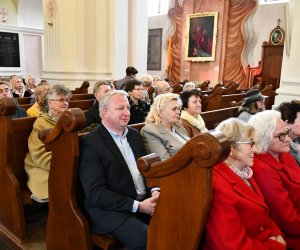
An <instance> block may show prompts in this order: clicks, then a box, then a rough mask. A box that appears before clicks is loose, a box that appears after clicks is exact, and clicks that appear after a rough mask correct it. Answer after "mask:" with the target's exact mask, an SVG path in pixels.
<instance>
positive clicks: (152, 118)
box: [146, 93, 182, 125]
mask: <svg viewBox="0 0 300 250" xmlns="http://www.w3.org/2000/svg"><path fill="white" fill-rule="evenodd" d="M172 100H175V101H177V102H178V104H179V106H180V108H181V106H182V102H181V99H180V97H179V95H177V94H174V93H166V94H160V95H158V96H157V97H155V99H154V102H153V104H152V106H151V109H150V111H149V113H148V115H147V117H146V123H154V124H156V125H159V124H160V123H161V117H160V116H159V113H160V111H161V110H163V109H164V108H165V107H166V105H167V104H168V103H169V102H170V101H172Z"/></svg>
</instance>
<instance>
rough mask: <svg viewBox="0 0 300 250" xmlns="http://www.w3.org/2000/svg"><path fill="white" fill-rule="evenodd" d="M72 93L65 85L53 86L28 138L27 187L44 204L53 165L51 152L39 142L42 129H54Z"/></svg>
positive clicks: (26, 160)
mask: <svg viewBox="0 0 300 250" xmlns="http://www.w3.org/2000/svg"><path fill="white" fill-rule="evenodd" d="M70 97H71V92H70V90H69V89H68V88H66V87H65V86H63V85H53V86H51V87H50V88H49V90H48V92H47V93H46V94H45V96H44V97H43V99H44V103H46V105H45V106H44V112H43V113H42V114H41V115H40V116H39V117H38V118H37V119H36V121H35V122H34V124H33V130H32V132H31V134H30V136H29V138H28V149H29V152H28V153H27V155H26V157H25V171H26V173H27V175H28V182H27V185H28V187H29V189H30V191H31V192H32V196H31V197H32V199H34V200H36V201H38V202H43V201H45V200H47V199H48V176H49V170H50V164H51V152H46V149H45V145H44V144H43V143H42V142H41V141H40V140H39V138H38V133H39V131H40V130H42V129H49V128H54V127H55V125H56V123H57V121H58V120H59V118H60V116H61V115H62V113H63V112H64V111H66V110H67V109H68V107H69V99H70Z"/></svg>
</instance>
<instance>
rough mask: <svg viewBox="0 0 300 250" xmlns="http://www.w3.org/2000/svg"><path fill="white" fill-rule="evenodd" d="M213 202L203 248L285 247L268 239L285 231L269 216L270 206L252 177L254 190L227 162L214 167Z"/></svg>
mask: <svg viewBox="0 0 300 250" xmlns="http://www.w3.org/2000/svg"><path fill="white" fill-rule="evenodd" d="M213 178H214V179H213V202H212V207H211V209H210V213H209V217H208V221H207V224H206V232H205V238H204V245H203V249H209V250H214V249H218V250H235V249H236V250H246V249H247V250H252V249H253V250H260V249H272V250H276V249H285V247H284V245H283V244H281V243H279V242H277V241H274V240H270V239H268V238H269V237H270V236H275V235H282V233H281V231H280V230H279V228H278V227H277V225H276V224H275V223H274V221H273V220H272V219H270V217H269V209H268V207H267V205H266V204H265V202H264V200H263V196H262V194H261V192H260V191H259V189H258V187H257V185H256V183H255V181H254V180H253V178H251V179H250V183H251V185H252V187H253V190H252V189H251V188H250V187H249V186H248V185H247V184H246V183H245V182H244V181H243V180H242V179H241V178H240V177H238V176H237V175H236V174H235V173H234V172H233V171H232V170H231V169H230V168H229V167H228V166H227V165H225V164H224V163H220V164H218V165H216V166H215V167H214V175H213Z"/></svg>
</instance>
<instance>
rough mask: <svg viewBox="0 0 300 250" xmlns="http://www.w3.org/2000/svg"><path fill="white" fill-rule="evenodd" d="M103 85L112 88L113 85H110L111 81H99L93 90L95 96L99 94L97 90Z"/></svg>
mask: <svg viewBox="0 0 300 250" xmlns="http://www.w3.org/2000/svg"><path fill="white" fill-rule="evenodd" d="M102 85H107V86H110V87H111V88H112V83H110V82H109V81H103V80H101V81H98V82H96V83H95V85H94V88H93V93H94V94H95V93H96V92H97V90H98V89H99V87H100V86H102Z"/></svg>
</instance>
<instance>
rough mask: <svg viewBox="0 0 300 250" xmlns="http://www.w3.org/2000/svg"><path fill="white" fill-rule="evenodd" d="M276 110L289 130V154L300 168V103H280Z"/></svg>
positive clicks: (295, 101)
mask: <svg viewBox="0 0 300 250" xmlns="http://www.w3.org/2000/svg"><path fill="white" fill-rule="evenodd" d="M276 110H278V111H279V112H280V113H281V119H282V120H284V121H285V123H286V125H287V126H288V127H289V128H290V129H291V132H290V133H289V137H290V138H291V139H292V141H291V143H290V152H291V154H292V155H293V157H294V158H295V160H296V161H297V163H298V165H299V166H300V102H299V101H297V100H294V101H291V102H283V103H281V104H280V105H279V106H278V107H277V108H276Z"/></svg>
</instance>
